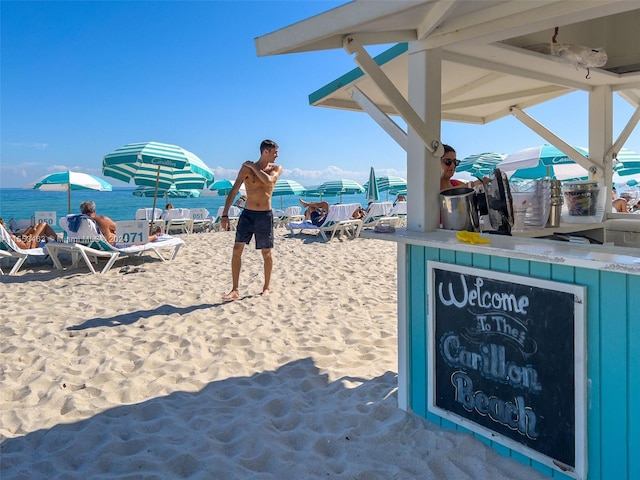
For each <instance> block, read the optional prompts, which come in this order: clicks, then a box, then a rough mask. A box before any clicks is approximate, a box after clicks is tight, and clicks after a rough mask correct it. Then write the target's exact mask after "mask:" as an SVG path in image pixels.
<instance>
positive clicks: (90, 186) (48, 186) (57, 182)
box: [23, 170, 112, 213]
mask: <svg viewBox="0 0 640 480" xmlns="http://www.w3.org/2000/svg"><path fill="white" fill-rule="evenodd" d="M23 188H33V189H36V190H47V191H56V192H67V210H68V213H71V190H98V191H100V192H110V191H111V189H112V186H111V184H110V183H109V182H106V181H104V180H103V179H101V178H100V177H96V176H94V175H89V174H88V173H82V172H73V171H71V170H67V171H64V172H56V173H50V174H49V175H45V176H44V177H41V178H39V179H38V180H36V181H35V182H34V183H31V184H29V185H25V186H24V187H23Z"/></svg>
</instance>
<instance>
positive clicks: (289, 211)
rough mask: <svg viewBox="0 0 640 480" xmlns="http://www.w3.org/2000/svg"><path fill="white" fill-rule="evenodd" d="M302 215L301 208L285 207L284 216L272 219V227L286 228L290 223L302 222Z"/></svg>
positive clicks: (295, 206)
mask: <svg viewBox="0 0 640 480" xmlns="http://www.w3.org/2000/svg"><path fill="white" fill-rule="evenodd" d="M303 221H304V215H303V214H302V207H300V206H297V205H294V206H291V207H287V208H285V209H284V214H283V215H280V216H279V217H278V218H275V215H274V219H273V226H274V227H286V226H287V224H288V223H290V222H294V223H296V222H303Z"/></svg>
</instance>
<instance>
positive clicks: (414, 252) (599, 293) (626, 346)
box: [407, 245, 640, 480]
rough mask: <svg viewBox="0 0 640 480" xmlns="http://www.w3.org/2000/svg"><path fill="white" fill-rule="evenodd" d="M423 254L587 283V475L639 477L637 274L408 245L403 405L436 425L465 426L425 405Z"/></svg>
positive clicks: (599, 479)
mask: <svg viewBox="0 0 640 480" xmlns="http://www.w3.org/2000/svg"><path fill="white" fill-rule="evenodd" d="M429 261H440V262H447V263H452V264H457V265H466V266H473V267H477V268H484V269H487V270H493V271H499V272H507V273H511V274H514V275H524V276H528V277H535V278H541V279H545V280H552V281H558V282H564V283H570V284H576V285H582V286H585V287H586V302H587V309H586V321H587V325H586V342H587V377H588V383H587V394H588V401H587V440H588V447H587V450H588V451H587V456H588V459H587V465H588V466H587V472H588V479H589V480H624V479H627V480H635V479H640V276H635V275H626V274H624V273H617V272H608V271H599V270H591V269H585V268H576V267H571V266H567V265H560V264H554V263H544V262H533V261H527V260H521V259H512V258H506V257H497V256H489V255H481V254H471V253H468V252H458V251H455V250H448V249H438V248H429V247H421V246H416V245H410V246H408V270H407V275H408V278H407V280H408V281H407V289H408V291H407V298H408V305H407V321H408V330H407V331H408V332H409V335H410V338H408V339H407V348H408V352H407V353H408V359H409V361H408V369H409V371H408V378H409V381H408V388H409V392H408V400H409V407H410V409H411V410H413V411H414V412H415V413H417V414H419V415H421V416H424V417H426V418H427V419H429V420H430V421H432V422H434V423H437V424H438V425H440V426H442V427H448V428H455V429H458V430H461V431H467V432H468V430H466V429H464V428H462V427H459V426H457V425H455V424H453V423H451V422H450V421H448V420H445V419H443V418H441V417H439V416H437V415H434V414H432V413H429V412H428V411H427V396H428V392H427V387H428V384H427V371H428V370H427V369H428V355H427V345H428V342H427V332H428V329H427V321H428V318H427V316H428V308H427V305H428V290H427V265H428V262H429ZM474 435H476V436H477V437H478V439H479V440H481V441H482V442H484V443H486V444H488V445H491V446H492V447H493V448H494V449H496V450H497V451H498V452H499V453H501V454H503V455H506V456H510V457H513V458H515V459H517V460H519V461H521V462H523V463H525V464H527V465H531V466H532V467H533V468H535V469H536V470H538V471H541V472H543V473H545V474H547V475H548V476H550V477H553V478H557V479H569V478H571V477H569V476H567V475H565V474H563V473H561V472H559V471H556V470H554V469H551V468H549V467H547V466H546V465H542V464H540V463H538V462H536V461H534V460H531V459H529V458H528V457H526V456H524V455H522V454H520V453H518V452H515V451H512V450H510V449H508V448H506V447H504V446H502V445H499V444H497V443H495V442H492V441H491V440H489V439H487V438H484V437H482V436H480V435H478V434H474Z"/></svg>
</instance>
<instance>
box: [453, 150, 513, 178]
mask: <svg viewBox="0 0 640 480" xmlns="http://www.w3.org/2000/svg"><path fill="white" fill-rule="evenodd" d="M505 158H507V155H505V154H504V153H493V152H485V153H476V154H474V155H469V156H468V157H465V158H463V159H462V160H461V161H460V165H458V166H457V167H456V173H458V172H460V173H462V172H468V173H469V174H471V175H473V176H474V177H475V178H483V177H488V176H490V175H491V174H492V173H493V171H494V170H495V168H496V167H497V166H498V164H499V163H500V162H502V161H503V160H504V159H505Z"/></svg>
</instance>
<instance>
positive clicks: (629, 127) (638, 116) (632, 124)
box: [607, 107, 640, 157]
mask: <svg viewBox="0 0 640 480" xmlns="http://www.w3.org/2000/svg"><path fill="white" fill-rule="evenodd" d="M639 120H640V107H638V108H636V111H635V112H633V115H631V118H630V119H629V121H628V122H627V124H626V125H625V126H624V128H623V129H622V132H620V135H618V138H617V139H616V141H615V142H614V143H613V145H611V148H610V149H609V150H608V151H607V157H609V156H613V155H614V153H615V155H618V152H619V151H620V149H621V148H622V146H623V145H624V144H625V142H626V141H627V139H628V138H629V136H630V135H631V133H632V132H633V130H634V129H635V128H636V125H638V121H639Z"/></svg>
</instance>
